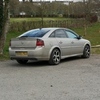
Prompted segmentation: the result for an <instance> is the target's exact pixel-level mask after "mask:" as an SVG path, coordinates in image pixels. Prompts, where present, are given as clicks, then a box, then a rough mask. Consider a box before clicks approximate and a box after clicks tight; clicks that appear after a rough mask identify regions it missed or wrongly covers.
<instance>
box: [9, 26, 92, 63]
mask: <svg viewBox="0 0 100 100" xmlns="http://www.w3.org/2000/svg"><path fill="white" fill-rule="evenodd" d="M90 49H91V43H90V41H88V40H86V39H83V38H82V37H81V36H79V35H78V34H76V33H75V32H74V31H72V30H70V29H67V28H39V29H33V30H29V31H27V32H25V33H23V34H22V35H20V36H18V37H17V38H13V39H11V42H10V46H9V55H10V58H11V59H12V60H13V59H15V60H16V61H17V62H18V63H20V64H25V63H27V62H28V60H35V61H41V60H46V61H48V62H49V64H53V65H57V64H59V63H60V61H61V59H64V58H67V57H72V56H82V57H84V58H89V57H90V51H91V50H90Z"/></svg>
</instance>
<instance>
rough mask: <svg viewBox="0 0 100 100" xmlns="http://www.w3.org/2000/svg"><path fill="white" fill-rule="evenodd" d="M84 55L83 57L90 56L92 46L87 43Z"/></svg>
mask: <svg viewBox="0 0 100 100" xmlns="http://www.w3.org/2000/svg"><path fill="white" fill-rule="evenodd" d="M82 57H83V58H89V57H90V46H89V45H86V46H85V47H84V50H83V55H82Z"/></svg>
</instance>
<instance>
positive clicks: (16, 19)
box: [10, 17, 68, 22]
mask: <svg viewBox="0 0 100 100" xmlns="http://www.w3.org/2000/svg"><path fill="white" fill-rule="evenodd" d="M41 20H42V18H40V17H39V18H11V19H10V22H22V21H41ZM43 20H44V21H48V20H52V21H56V20H68V18H60V17H57V18H43Z"/></svg>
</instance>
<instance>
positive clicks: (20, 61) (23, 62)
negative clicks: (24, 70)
mask: <svg viewBox="0 0 100 100" xmlns="http://www.w3.org/2000/svg"><path fill="white" fill-rule="evenodd" d="M17 62H18V63H19V64H26V63H27V62H28V60H17Z"/></svg>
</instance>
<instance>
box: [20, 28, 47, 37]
mask: <svg viewBox="0 0 100 100" xmlns="http://www.w3.org/2000/svg"><path fill="white" fill-rule="evenodd" d="M47 32H49V29H34V30H30V31H27V32H25V33H24V34H22V35H21V36H19V37H43V36H44V35H45V34H46V33H47Z"/></svg>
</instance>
